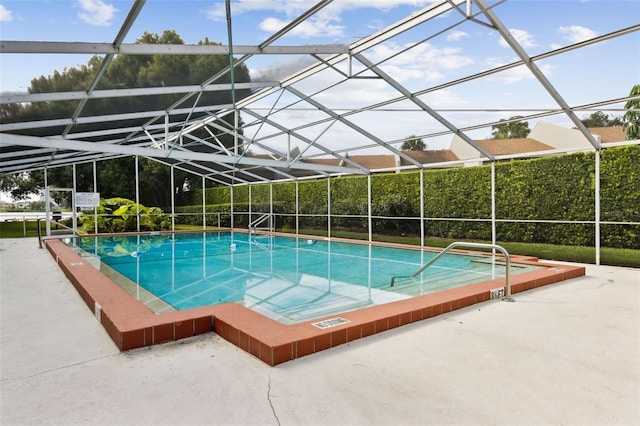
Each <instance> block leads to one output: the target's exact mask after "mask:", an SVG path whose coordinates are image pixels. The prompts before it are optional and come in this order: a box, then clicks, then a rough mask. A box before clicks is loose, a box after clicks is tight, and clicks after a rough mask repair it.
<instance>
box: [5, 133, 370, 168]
mask: <svg viewBox="0 0 640 426" xmlns="http://www.w3.org/2000/svg"><path fill="white" fill-rule="evenodd" d="M0 136H1V139H2V144H1V145H0V146H8V145H18V146H31V147H38V148H53V149H63V150H73V151H84V152H105V153H113V154H125V155H141V156H144V157H152V158H172V159H174V160H176V159H177V160H192V161H203V162H212V163H223V164H234V165H235V164H243V165H251V166H263V167H275V168H285V169H289V168H292V169H300V170H311V171H317V172H321V171H324V172H331V173H348V174H362V173H363V172H362V170H360V169H353V168H348V167H342V166H331V165H326V164H308V163H296V164H289V163H287V162H286V161H279V160H268V159H264V158H255V157H240V156H235V155H231V156H230V155H220V154H208V153H202V152H192V151H180V150H171V151H164V150H158V149H153V148H144V147H139V146H132V145H116V144H103V143H94V142H82V141H77V140H76V141H69V140H65V139H57V138H41V137H36V136H23V135H12V134H8V133H2V134H0Z"/></svg>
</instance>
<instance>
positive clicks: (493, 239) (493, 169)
mask: <svg viewBox="0 0 640 426" xmlns="http://www.w3.org/2000/svg"><path fill="white" fill-rule="evenodd" d="M495 243H496V162H495V161H492V162H491V244H495Z"/></svg>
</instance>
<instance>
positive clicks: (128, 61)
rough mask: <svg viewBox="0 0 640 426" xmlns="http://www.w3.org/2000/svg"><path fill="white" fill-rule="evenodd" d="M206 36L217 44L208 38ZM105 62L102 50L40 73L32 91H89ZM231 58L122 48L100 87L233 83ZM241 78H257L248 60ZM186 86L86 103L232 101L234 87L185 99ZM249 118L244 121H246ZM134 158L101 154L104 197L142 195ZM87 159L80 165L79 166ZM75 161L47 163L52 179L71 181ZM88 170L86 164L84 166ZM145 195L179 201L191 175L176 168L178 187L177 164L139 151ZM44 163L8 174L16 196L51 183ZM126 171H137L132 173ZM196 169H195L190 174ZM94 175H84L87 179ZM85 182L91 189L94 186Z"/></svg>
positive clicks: (32, 110) (36, 108) (50, 111)
mask: <svg viewBox="0 0 640 426" xmlns="http://www.w3.org/2000/svg"><path fill="white" fill-rule="evenodd" d="M136 43H145V44H184V41H183V40H182V38H181V37H180V36H179V35H178V34H177V33H176V32H175V31H173V30H166V31H164V32H163V33H162V34H161V35H158V34H154V33H149V32H146V31H145V32H144V34H142V36H141V37H140V38H138V40H137V41H136ZM199 44H201V45H203V44H205V45H209V44H216V43H214V42H211V41H209V39H207V38H205V39H204V40H202V41H200V42H199ZM102 62H103V59H102V57H99V56H94V57H92V58H91V59H89V61H88V62H87V63H86V64H84V65H79V66H77V67H72V68H65V69H64V70H62V71H54V72H53V74H52V75H50V76H46V77H45V76H40V77H38V78H34V79H33V80H31V86H30V87H29V92H30V93H49V92H72V91H85V90H87V88H88V87H89V86H90V84H91V82H92V81H93V79H94V77H95V75H96V73H97V72H98V70H99V69H100V67H101V64H102ZM228 66H229V58H228V57H227V56H226V55H118V56H116V57H115V58H114V59H113V60H112V61H111V63H110V64H109V66H108V67H107V70H106V72H105V73H104V75H103V76H102V78H101V79H100V82H99V84H98V87H97V89H99V90H108V89H123V88H142V87H162V86H184V85H199V84H202V83H204V82H205V81H208V80H210V79H211V78H212V77H213V76H216V75H218V74H220V76H219V77H218V78H217V79H215V80H214V81H212V82H213V83H216V84H218V83H229V82H230V74H229V73H220V71H222V70H224V69H226V68H227V67H228ZM234 81H235V82H248V81H250V75H249V70H248V68H247V67H246V66H245V65H244V64H240V65H237V66H236V67H235V68H234ZM249 94H250V91H249V90H236V93H235V97H236V100H237V99H242V98H243V97H245V96H247V95H249ZM183 97H184V94H173V95H152V96H137V97H120V98H118V97H116V98H101V99H91V100H89V101H88V102H87V103H86V105H85V107H84V109H83V111H82V115H83V116H97V115H102V114H123V113H133V112H140V111H157V110H162V109H165V108H168V107H169V106H172V105H173V106H175V107H176V108H191V107H194V106H203V105H207V106H211V110H212V111H215V110H216V106H218V105H225V104H229V103H231V99H232V95H231V92H230V91H207V92H203V93H202V94H201V95H200V96H199V98H197V104H196V105H194V103H196V97H195V96H191V97H189V98H188V99H186V100H185V101H184V102H182V103H181V104H178V101H179V100H180V99H182V98H183ZM77 107H78V101H56V102H34V103H30V104H10V105H2V106H0V117H1V118H2V120H3V122H7V123H8V122H22V121H32V120H42V119H60V118H66V117H69V116H71V115H72V114H73V112H74V111H75V110H76V109H77ZM199 116H203V117H204V116H206V113H200V115H199V114H198V113H193V114H191V115H190V118H191V119H197V118H198V117H199ZM186 118H187V116H186V115H185V116H172V120H176V121H177V120H183V119H186ZM233 119H234V117H233V114H229V115H227V116H226V118H223V121H227V124H225V123H222V124H223V125H224V126H225V127H227V128H233V125H232V120H233ZM147 120H148V119H147V118H142V119H131V120H127V121H117V122H100V123H89V124H83V125H79V124H76V125H75V126H74V128H73V132H91V131H98V130H107V129H114V128H117V127H122V126H126V127H130V126H140V125H142V124H144V123H145V122H146V121H147ZM241 124H242V123H240V125H241ZM63 130H64V128H61V127H56V128H42V129H38V130H35V131H34V130H31V131H30V132H31V133H30V134H34V133H35V132H36V131H37V132H38V133H37V134H38V135H40V136H50V135H54V134H61V133H62V131H63ZM193 135H194V136H196V137H198V138H200V139H202V140H205V141H207V140H212V139H214V137H213V136H212V135H211V134H210V133H209V132H207V131H206V130H205V129H204V128H203V129H199V130H197V131H196V132H195V133H193ZM215 139H217V140H215V141H213V144H214V145H217V141H218V140H219V141H220V142H221V143H222V144H224V145H226V146H232V145H233V143H234V140H233V136H232V135H229V134H227V133H224V132H219V133H218V134H216V135H215ZM209 149H210V150H211V151H213V148H206V146H205V145H201V146H199V147H198V150H199V151H203V150H209ZM134 164H135V163H134V160H133V159H132V158H120V159H114V160H109V161H102V162H100V163H99V164H98V191H99V192H100V195H101V196H102V197H106V198H112V197H124V198H129V199H135V186H134V184H133V183H132V182H131V181H132V180H133V176H134V175H135V167H134ZM86 166H88V168H87V170H86V172H84V171H82V172H81V171H78V170H77V181H78V186H79V187H80V186H82V185H84V186H86V187H92V186H93V185H92V175H93V172H92V170H91V165H86ZM80 168H81V167H80V166H79V167H78V169H80ZM71 170H72V169H71V167H62V168H50V169H48V172H47V175H48V183H49V185H53V186H58V187H70V185H72V184H73V183H72V180H71V173H72V171H71ZM82 170H84V169H82ZM139 171H140V187H141V191H140V202H141V203H142V204H145V205H149V206H168V205H170V201H171V195H172V192H173V193H174V194H175V195H176V197H177V198H176V202H177V203H180V197H181V196H182V195H183V188H185V187H186V186H187V183H188V180H189V177H190V175H189V174H188V173H186V172H182V171H180V170H177V169H176V170H175V173H174V179H175V187H174V188H171V185H170V184H169V183H170V176H169V174H170V169H169V168H168V167H167V166H164V165H160V164H159V163H157V162H154V161H152V160H148V159H140V162H139ZM42 176H43V174H42V172H41V171H38V172H33V173H29V175H28V176H25V175H21V176H20V177H15V178H11V179H5V180H4V181H3V183H2V186H3V189H5V190H7V189H8V190H11V191H12V193H13V194H14V196H15V197H16V198H20V197H24V196H26V195H28V194H29V193H33V192H37V191H38V190H39V189H42V188H43V187H44V180H43V178H42ZM126 176H129V177H130V178H127V179H125V177H126ZM191 177H192V176H191ZM85 181H86V182H88V183H83V182H85ZM85 190H92V189H90V188H87V189H85Z"/></svg>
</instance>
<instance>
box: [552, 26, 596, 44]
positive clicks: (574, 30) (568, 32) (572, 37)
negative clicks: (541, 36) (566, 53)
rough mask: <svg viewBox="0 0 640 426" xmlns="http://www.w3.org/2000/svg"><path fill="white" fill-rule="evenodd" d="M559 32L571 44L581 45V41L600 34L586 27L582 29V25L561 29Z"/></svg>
mask: <svg viewBox="0 0 640 426" xmlns="http://www.w3.org/2000/svg"><path fill="white" fill-rule="evenodd" d="M558 32H560V34H562V35H563V37H562V38H564V39H565V40H567V41H569V42H570V43H579V42H581V41H585V40H588V39H590V38H594V37H597V36H598V33H596V32H595V31H593V30H591V29H589V28H586V27H582V26H580V25H571V26H569V27H560V28H558Z"/></svg>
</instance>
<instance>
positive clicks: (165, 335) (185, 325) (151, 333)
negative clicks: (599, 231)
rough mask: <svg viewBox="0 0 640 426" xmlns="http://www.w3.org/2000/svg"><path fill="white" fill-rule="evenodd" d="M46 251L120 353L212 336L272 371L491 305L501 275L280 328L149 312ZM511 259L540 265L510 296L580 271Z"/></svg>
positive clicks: (61, 252)
mask: <svg viewBox="0 0 640 426" xmlns="http://www.w3.org/2000/svg"><path fill="white" fill-rule="evenodd" d="M45 244H46V247H47V249H48V250H49V252H50V253H51V254H52V256H54V258H55V259H56V262H57V263H58V265H59V266H60V268H61V269H62V270H63V272H64V273H65V275H66V276H67V278H68V279H69V280H70V281H71V283H72V284H73V285H74V287H75V288H76V290H77V291H78V293H79V294H80V296H81V297H82V299H83V300H84V301H85V303H86V304H87V306H88V307H89V309H91V311H92V312H93V313H94V315H95V317H96V319H97V320H98V321H100V323H101V324H102V325H103V327H104V328H105V330H106V332H107V334H108V335H109V336H110V337H111V339H112V340H113V342H114V343H115V344H116V346H117V347H118V348H119V349H120V350H121V351H126V350H130V349H135V348H140V347H144V346H151V345H155V344H160V343H165V342H169V341H174V340H179V339H183V338H187V337H191V336H195V335H197V334H202V333H207V332H211V331H214V332H215V333H217V334H218V335H220V336H221V337H223V338H224V339H226V340H228V341H229V342H231V343H233V344H234V345H236V346H238V347H239V348H241V349H243V350H244V351H246V352H248V353H250V354H252V355H254V356H255V357H257V358H259V359H260V360H262V361H263V362H265V363H267V364H269V365H271V366H274V365H278V364H281V363H283V362H287V361H291V360H293V359H296V358H300V357H302V356H305V355H310V354H312V353H316V352H320V351H322V350H325V349H329V348H332V347H335V346H338V345H341V344H343V343H347V342H351V341H354V340H357V339H361V338H363V337H366V336H370V335H373V334H376V333H380V332H383V331H387V330H390V329H393V328H396V327H399V326H402V325H406V324H410V323H412V322H416V321H421V320H424V319H428V318H432V317H435V316H437V315H441V314H444V313H447V312H451V311H455V310H457V309H460V308H464V307H467V306H471V305H474V304H476V303H481V302H486V301H489V300H491V295H492V290H495V289H498V288H504V285H505V284H504V278H499V279H494V280H490V281H485V282H482V283H478V284H472V285H468V286H464V287H457V288H453V289H450V290H444V291H441V292H438V293H432V294H426V295H423V296H417V297H413V298H411V299H406V300H400V301H396V302H391V303H387V304H384V305H378V306H371V307H367V308H364V309H360V310H357V311H351V312H345V313H342V314H338V315H332V316H329V317H324V318H319V319H314V320H310V321H306V322H301V323H297V324H292V325H284V324H281V323H278V322H277V321H274V320H272V319H270V318H267V317H264V316H262V315H260V314H258V313H256V312H254V311H252V310H250V309H247V308H245V307H243V306H241V305H239V304H236V303H226V304H222V305H214V306H206V307H202V308H196V309H190V310H186V311H175V312H167V313H162V314H156V313H154V312H152V311H151V310H150V309H148V308H147V307H145V306H144V305H143V304H142V303H140V302H138V301H137V300H135V299H134V298H133V297H131V296H130V295H129V294H128V293H127V292H126V291H125V290H123V289H122V288H121V287H119V286H118V285H117V284H116V283H114V282H113V281H112V280H111V279H110V278H108V277H107V276H105V275H104V274H102V273H101V272H100V271H98V270H97V269H95V268H94V267H93V266H91V264H90V263H89V262H87V261H86V260H85V259H83V258H82V257H80V256H79V255H78V254H76V253H75V252H74V251H73V250H71V249H70V248H69V247H68V246H67V245H66V244H64V243H63V242H61V241H58V240H47V241H46V242H45ZM511 260H512V262H517V263H524V264H531V265H539V266H544V268H543V269H539V270H536V271H532V272H529V273H524V274H519V275H515V276H512V277H511V292H512V294H516V293H519V292H522V291H526V290H530V289H533V288H536V287H540V286H544V285H548V284H553V283H557V282H560V281H563V280H566V279H570V278H576V277H579V276H583V275H584V274H585V268H584V267H581V266H567V265H551V264H546V263H545V264H544V265H542V264H539V263H538V260H537V259H536V258H531V257H523V256H512V257H511Z"/></svg>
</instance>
